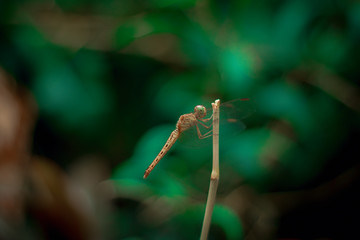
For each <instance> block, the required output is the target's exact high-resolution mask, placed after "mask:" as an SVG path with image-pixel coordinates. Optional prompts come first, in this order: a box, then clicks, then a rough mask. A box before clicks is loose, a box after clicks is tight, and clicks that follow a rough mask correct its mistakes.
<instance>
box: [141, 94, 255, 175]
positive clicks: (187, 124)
mask: <svg viewBox="0 0 360 240" xmlns="http://www.w3.org/2000/svg"><path fill="white" fill-rule="evenodd" d="M251 102H252V101H250V99H249V98H240V99H235V100H232V101H229V102H225V103H223V104H221V105H220V119H225V121H226V122H228V123H240V124H242V123H241V119H244V118H246V117H248V116H250V115H251V114H252V113H253V112H255V107H254V106H253V104H252V103H251ZM210 110H211V109H210ZM208 112H209V110H207V109H206V107H205V106H203V105H197V106H195V108H194V112H192V113H187V114H183V115H181V116H180V118H179V120H178V121H177V123H176V128H175V130H174V131H172V133H171V134H170V136H169V138H168V140H167V141H166V143H165V145H164V146H163V148H162V149H161V151H160V152H159V154H158V155H157V156H156V158H155V159H154V160H153V162H152V163H151V164H150V165H149V167H148V168H147V169H146V170H145V173H144V179H145V178H147V177H148V176H149V174H150V172H151V171H152V170H153V169H154V167H155V166H156V165H157V164H158V163H159V161H160V160H161V159H162V158H163V157H164V156H165V154H166V153H167V152H168V151H169V150H170V149H171V147H172V146H173V145H174V143H175V142H176V141H177V140H178V139H179V137H180V136H181V135H184V134H185V133H186V132H187V131H189V129H193V128H194V127H195V129H196V133H197V137H198V138H199V139H205V138H209V137H211V136H212V129H211V127H212V121H210V120H211V119H212V118H213V115H212V114H211V116H210V117H208V118H206V116H207V115H208ZM209 121H210V123H209ZM200 125H201V126H202V127H204V128H205V129H206V131H207V132H205V133H201V131H200V128H199V126H200ZM242 126H243V128H245V126H244V125H243V124H242Z"/></svg>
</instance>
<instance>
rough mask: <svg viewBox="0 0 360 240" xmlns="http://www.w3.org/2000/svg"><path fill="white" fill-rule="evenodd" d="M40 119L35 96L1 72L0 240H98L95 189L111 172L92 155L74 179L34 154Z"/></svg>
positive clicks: (81, 166)
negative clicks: (38, 118) (33, 140)
mask: <svg viewBox="0 0 360 240" xmlns="http://www.w3.org/2000/svg"><path fill="white" fill-rule="evenodd" d="M36 115H37V107H36V103H35V101H34V99H33V97H32V96H31V94H30V93H29V92H28V91H27V90H26V89H25V88H23V87H22V86H19V85H18V84H17V83H16V81H15V80H14V79H12V77H11V76H9V75H8V74H7V73H6V72H4V71H3V70H2V69H0V239H39V238H41V239H78V240H81V239H99V229H97V228H96V227H95V226H97V225H98V224H96V223H95V220H94V219H96V218H95V216H94V212H95V209H96V198H97V197H96V196H97V195H98V194H97V192H96V185H97V183H98V182H100V181H101V180H103V179H106V178H107V177H108V176H107V174H108V173H107V170H106V168H105V167H104V166H103V165H102V164H101V161H100V160H101V159H97V158H96V157H87V158H86V159H83V161H80V163H78V164H77V165H76V166H74V167H73V169H72V170H71V171H72V174H70V175H72V176H76V177H72V176H70V175H67V174H65V173H64V172H63V171H62V169H61V168H60V167H58V166H57V165H56V164H55V163H53V162H52V161H51V160H48V159H44V158H41V157H36V156H32V154H31V145H32V133H33V127H34V124H35V121H36ZM29 226H31V227H29ZM34 229H36V230H34Z"/></svg>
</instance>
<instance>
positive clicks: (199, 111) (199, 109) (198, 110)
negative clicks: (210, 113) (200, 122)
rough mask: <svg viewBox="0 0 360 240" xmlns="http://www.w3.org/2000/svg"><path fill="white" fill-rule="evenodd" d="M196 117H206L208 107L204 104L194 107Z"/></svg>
mask: <svg viewBox="0 0 360 240" xmlns="http://www.w3.org/2000/svg"><path fill="white" fill-rule="evenodd" d="M194 113H195V116H196V118H204V117H205V116H206V108H205V107H204V106H203V105H197V106H196V107H195V108H194Z"/></svg>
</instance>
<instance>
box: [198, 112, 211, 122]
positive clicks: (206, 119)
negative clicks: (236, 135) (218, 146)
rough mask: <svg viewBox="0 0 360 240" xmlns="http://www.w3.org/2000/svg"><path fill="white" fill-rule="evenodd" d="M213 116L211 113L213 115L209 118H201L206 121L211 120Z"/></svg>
mask: <svg viewBox="0 0 360 240" xmlns="http://www.w3.org/2000/svg"><path fill="white" fill-rule="evenodd" d="M212 118H213V114H211V116H210V117H209V118H204V119H201V121H203V122H204V123H205V122H207V121H209V120H211V119H212Z"/></svg>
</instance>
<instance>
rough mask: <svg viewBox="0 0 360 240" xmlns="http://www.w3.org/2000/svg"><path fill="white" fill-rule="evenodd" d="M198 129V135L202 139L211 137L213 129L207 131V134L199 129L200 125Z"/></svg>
mask: <svg viewBox="0 0 360 240" xmlns="http://www.w3.org/2000/svg"><path fill="white" fill-rule="evenodd" d="M196 130H197V134H198V136H199V138H200V139H204V138H208V137H211V132H212V129H211V130H210V131H208V132H207V133H205V134H201V132H200V129H199V126H198V125H196Z"/></svg>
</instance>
